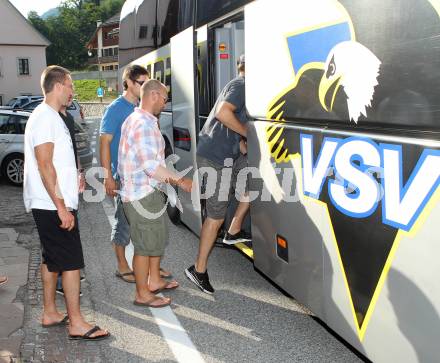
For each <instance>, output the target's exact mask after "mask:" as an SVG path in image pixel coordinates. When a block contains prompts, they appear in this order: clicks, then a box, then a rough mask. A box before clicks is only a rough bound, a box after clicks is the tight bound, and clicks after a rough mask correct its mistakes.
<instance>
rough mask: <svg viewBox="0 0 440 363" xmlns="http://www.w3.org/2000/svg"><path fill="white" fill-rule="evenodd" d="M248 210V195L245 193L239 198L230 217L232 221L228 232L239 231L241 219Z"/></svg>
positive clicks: (234, 232)
mask: <svg viewBox="0 0 440 363" xmlns="http://www.w3.org/2000/svg"><path fill="white" fill-rule="evenodd" d="M248 211H249V196H248V195H247V194H246V195H244V196H243V197H242V199H241V200H240V203H239V204H238V207H237V210H236V211H235V214H234V218H232V222H231V225H230V226H229V230H228V232H229V233H230V234H236V233H238V232H240V231H241V226H242V224H243V220H244V218H245V217H246V214H247V212H248Z"/></svg>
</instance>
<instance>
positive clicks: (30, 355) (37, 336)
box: [0, 181, 102, 362]
mask: <svg viewBox="0 0 440 363" xmlns="http://www.w3.org/2000/svg"><path fill="white" fill-rule="evenodd" d="M0 193H1V195H2V197H1V198H0V251H1V253H0V255H1V258H0V273H5V274H6V273H7V274H8V275H9V276H10V279H9V282H8V284H7V285H5V287H2V288H0V308H1V311H2V313H0V319H1V323H0V326H1V328H0V362H101V361H102V360H101V359H100V356H101V350H100V349H99V347H98V345H97V344H96V343H95V344H93V343H84V342H70V341H68V340H67V330H66V328H65V327H54V328H51V329H44V328H42V327H41V323H40V316H41V312H42V305H43V286H42V282H41V274H40V262H41V255H40V244H39V239H38V233H37V230H36V226H35V224H34V221H33V218H32V215H31V214H29V213H25V210H24V206H23V199H22V198H23V197H22V189H21V188H17V187H13V186H9V185H8V184H6V183H5V182H3V181H0ZM6 228H9V231H10V232H11V233H12V234H14V233H15V236H16V238H15V239H14V241H12V242H11V241H9V239H7V238H4V237H5V236H6V234H5V233H3V232H5V231H7V229H6ZM12 228H13V229H12ZM15 240H16V241H15ZM11 243H13V244H15V246H20V247H22V248H21V249H22V250H23V248H24V249H26V250H27V251H26V250H24V251H25V252H26V253H25V254H24V253H21V256H15V257H14V256H12V257H8V256H6V252H5V251H6V250H7V249H8V250H11V246H12V245H11ZM15 249H16V250H18V249H19V247H15ZM13 254H15V255H17V252H15V253H13ZM13 257H14V258H15V259H16V261H12V259H13ZM17 259H20V261H18V260H17ZM7 261H12V262H20V266H21V267H22V275H23V276H22V279H21V280H22V281H19V282H21V285H22V287H21V288H20V289H18V288H17V289H18V292H17V289H15V290H12V289H13V288H14V286H15V285H16V284H15V281H16V280H17V276H15V275H14V276H11V274H10V272H11V268H10V267H9V269H7V267H8V266H6V262H7ZM28 262H29V263H28ZM2 269H3V270H5V271H2ZM26 281H27V284H26ZM89 289H90V286H89V284H88V283H87V281H85V282H83V283H82V287H81V290H82V292H83V294H84V295H83V297H82V298H81V309H82V312H83V313H84V315H85V317H86V319H87V320H88V321H90V322H91V323H93V322H94V321H95V319H94V313H93V310H94V309H93V306H92V302H91V300H90V294H89V293H88V292H89ZM11 291H13V293H14V296H11ZM7 299H9V300H10V303H9V305H8V308H7V309H6V305H5V303H4V302H5V301H6V300H7ZM9 300H8V302H9ZM57 305H58V306H59V308H60V311H63V312H65V311H66V310H65V306H64V299H62V297H61V296H59V295H58V296H57ZM23 306H24V312H23ZM23 318H24V320H23ZM2 332H3V335H5V336H3V335H2ZM20 345H21V349H20ZM19 352H20V353H21V354H20V353H19Z"/></svg>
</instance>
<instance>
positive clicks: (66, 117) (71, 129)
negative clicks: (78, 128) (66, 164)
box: [58, 107, 80, 169]
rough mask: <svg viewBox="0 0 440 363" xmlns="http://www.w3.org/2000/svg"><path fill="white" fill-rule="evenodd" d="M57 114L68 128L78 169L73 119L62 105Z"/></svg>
mask: <svg viewBox="0 0 440 363" xmlns="http://www.w3.org/2000/svg"><path fill="white" fill-rule="evenodd" d="M58 114H59V115H60V116H61V118H62V119H63V121H64V123H65V124H66V126H67V128H68V129H69V133H70V138H71V139H72V145H73V152H74V154H75V161H76V168H77V169H79V168H80V167H79V159H78V150H77V148H76V142H75V120H74V119H73V116H72V115H71V114H70V113H69V112H67V108H66V107H63V108H62V109H61V110H60V112H58Z"/></svg>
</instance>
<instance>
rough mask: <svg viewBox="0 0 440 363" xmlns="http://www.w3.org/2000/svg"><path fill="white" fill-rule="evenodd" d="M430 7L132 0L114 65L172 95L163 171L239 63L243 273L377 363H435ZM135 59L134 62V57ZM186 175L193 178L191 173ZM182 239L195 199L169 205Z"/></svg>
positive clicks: (165, 121)
mask: <svg viewBox="0 0 440 363" xmlns="http://www.w3.org/2000/svg"><path fill="white" fill-rule="evenodd" d="M439 34H440V1H438V0H369V1H360V0H255V1H244V0H228V1H219V0H175V1H169V0H144V1H137V2H136V1H127V2H126V4H125V5H124V8H123V11H122V14H121V25H120V49H121V50H120V55H122V57H125V58H124V59H125V62H127V63H128V62H129V61H133V62H135V63H138V64H142V65H144V66H146V67H148V68H149V70H150V72H151V74H152V76H153V77H154V78H158V79H160V80H161V81H162V82H164V83H166V84H167V85H168V86H169V88H170V99H171V102H170V103H169V105H168V108H167V110H166V112H164V114H163V115H162V116H161V120H160V123H161V128H162V130H163V135H164V137H165V139H166V142H167V153H169V154H171V153H175V154H177V155H178V156H179V157H180V160H179V161H178V163H177V165H176V168H177V169H178V170H184V169H186V168H187V167H189V166H192V167H193V168H194V170H195V169H196V168H197V165H196V157H195V156H196V149H197V138H198V133H199V131H200V129H201V127H202V126H203V123H204V121H205V120H206V117H207V115H208V113H209V111H210V109H211V107H212V106H213V104H214V101H215V99H216V97H217V95H218V93H219V91H220V90H221V89H222V87H223V86H224V85H225V84H226V83H227V82H228V81H229V80H230V79H232V78H233V77H234V76H235V61H236V59H237V58H238V56H239V55H240V54H241V53H245V54H246V105H247V109H248V112H249V115H250V119H251V121H250V124H249V125H250V126H249V134H248V150H249V151H248V155H249V166H251V167H254V170H257V173H253V175H252V177H251V182H250V191H251V199H253V200H252V202H251V231H252V236H253V241H252V248H251V249H249V247H246V246H243V245H242V246H241V247H242V248H244V251H245V252H247V253H248V255H250V256H251V257H252V258H253V261H254V265H255V268H256V269H258V270H259V271H261V272H262V273H263V274H265V275H266V276H268V277H269V278H270V279H271V280H272V281H273V282H274V283H276V284H277V285H279V286H280V287H281V288H282V289H284V290H285V291H287V292H288V293H289V294H291V295H292V296H293V297H295V299H297V300H298V301H299V302H301V303H303V304H304V305H306V306H307V307H308V308H309V309H310V310H311V311H313V313H314V314H315V315H316V316H317V317H318V318H320V319H321V320H322V321H323V322H325V324H327V325H328V326H329V327H330V328H331V329H333V330H334V331H335V332H337V333H338V334H339V335H340V336H341V337H343V338H344V339H345V340H346V341H347V342H349V343H350V344H351V345H352V346H353V347H355V348H356V349H357V350H358V351H359V352H361V353H362V354H363V355H365V356H366V357H368V358H369V359H371V360H373V361H375V362H390V361H401V362H437V361H438V360H439V354H438V352H439V351H438V348H437V341H438V337H439V336H440V285H439V283H438V276H440V263H438V259H439V256H440V233H439V228H438V223H439V221H440V188H439V184H440V72H439V70H440V36H439ZM140 52H144V53H142V54H139V53H140ZM194 177H196V175H194ZM179 197H180V199H181V201H182V204H183V213H181V214H179V213H177V211H176V210H175V209H172V208H170V217H171V218H172V220H173V221H177V220H178V219H180V220H181V221H182V222H183V223H184V224H185V225H187V226H188V227H189V228H190V229H191V230H193V231H194V232H195V233H198V232H199V230H200V227H201V221H202V214H203V201H202V203H198V201H197V203H195V204H194V203H192V202H191V196H190V195H189V194H185V193H181V192H180V191H179Z"/></svg>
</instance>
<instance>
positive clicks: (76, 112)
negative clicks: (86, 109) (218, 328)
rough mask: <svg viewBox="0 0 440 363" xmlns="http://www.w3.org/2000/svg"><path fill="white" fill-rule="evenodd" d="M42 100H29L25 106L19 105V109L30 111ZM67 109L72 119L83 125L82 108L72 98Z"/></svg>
mask: <svg viewBox="0 0 440 363" xmlns="http://www.w3.org/2000/svg"><path fill="white" fill-rule="evenodd" d="M41 102H43V99H39V100H35V101H32V102H29V103H28V104H26V105H25V106H23V107H21V108H20V109H21V110H23V111H26V112H32V111H33V110H35V109H36V108H37V106H38V105H39V104H40V103H41ZM67 111H69V113H70V114H71V115H72V117H73V119H74V120H75V122H76V123H78V124H80V125H85V123H84V113H83V110H82V107H81V105H80V104H79V103H78V101H77V100H73V102H72V104H71V105H70V106H69V107H68V108H67Z"/></svg>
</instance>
